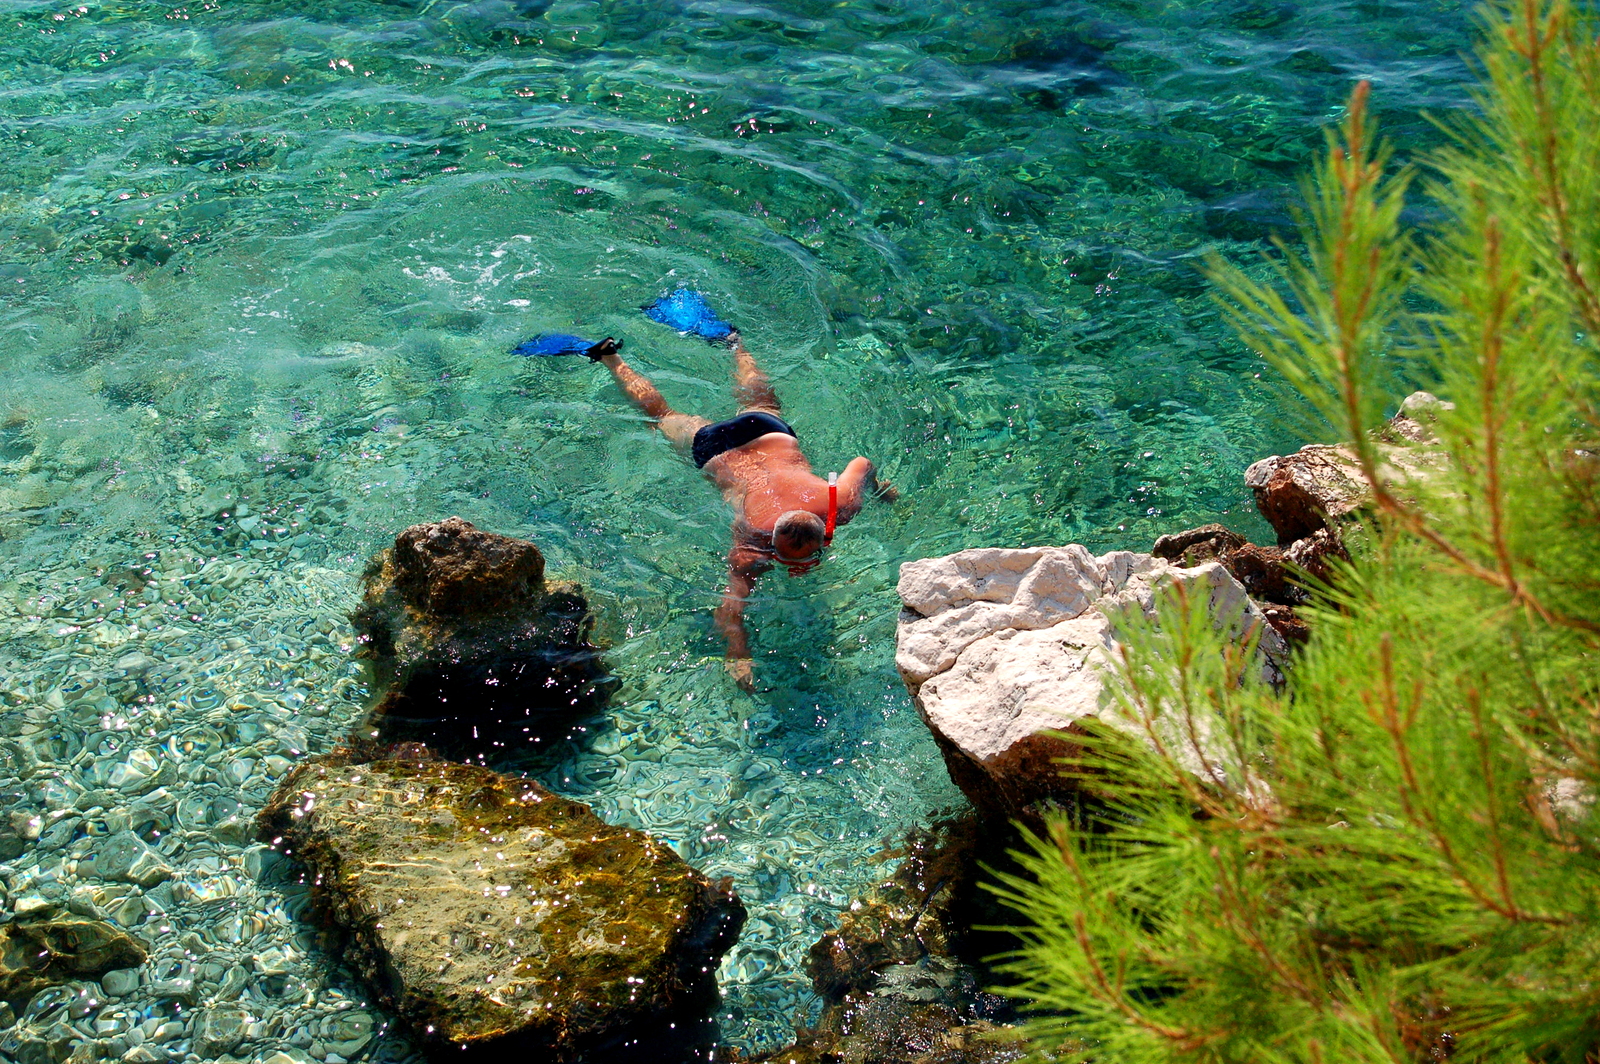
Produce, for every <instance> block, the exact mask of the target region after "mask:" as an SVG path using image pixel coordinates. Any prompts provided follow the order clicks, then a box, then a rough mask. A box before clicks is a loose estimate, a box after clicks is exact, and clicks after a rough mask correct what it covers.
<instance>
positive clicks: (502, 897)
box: [260, 754, 745, 1061]
mask: <svg viewBox="0 0 1600 1064" xmlns="http://www.w3.org/2000/svg"><path fill="white" fill-rule="evenodd" d="M260 824H261V828H262V835H263V838H266V839H270V840H272V841H273V843H274V845H275V846H276V847H277V848H279V849H280V850H282V851H284V852H286V853H289V854H291V855H292V856H294V857H295V858H297V859H298V860H300V861H301V862H303V863H304V864H305V865H306V866H307V868H308V870H309V871H310V873H311V881H312V884H313V892H312V896H313V899H314V902H315V903H316V905H317V908H318V911H319V912H320V913H321V914H322V915H323V916H324V917H325V918H326V919H327V920H329V921H330V922H331V923H333V924H334V925H336V926H337V927H339V928H341V929H342V930H343V931H344V932H345V933H346V935H347V937H348V944H347V946H346V948H345V951H344V957H345V959H346V960H347V962H348V963H350V964H351V965H352V966H353V967H354V968H355V969H356V970H357V971H358V972H360V973H361V975H362V976H363V977H364V978H366V979H367V980H368V982H369V983H370V984H371V985H372V987H373V988H374V990H375V991H376V992H377V994H378V995H379V996H380V997H382V998H383V999H385V1000H386V1001H387V1003H388V1004H389V1005H390V1006H391V1007H392V1008H394V1010H395V1011H396V1012H397V1013H398V1014H399V1015H400V1016H401V1017H402V1018H403V1019H405V1020H406V1021H407V1022H409V1023H410V1024H411V1025H412V1027H413V1028H414V1029H415V1031H416V1032H417V1033H418V1034H419V1036H420V1037H421V1038H422V1040H423V1041H424V1042H425V1043H426V1044H428V1045H430V1046H431V1047H432V1050H433V1052H435V1053H436V1054H437V1055H438V1056H439V1057H440V1058H444V1057H446V1056H448V1057H449V1059H451V1060H461V1059H463V1054H462V1052H460V1050H462V1049H467V1050H477V1051H478V1052H477V1054H472V1053H468V1054H467V1055H468V1056H474V1055H478V1056H481V1057H483V1058H484V1059H498V1058H499V1057H500V1055H502V1054H504V1053H509V1052H517V1053H519V1054H523V1055H527V1056H528V1059H537V1060H548V1061H565V1060H577V1059H581V1058H582V1056H583V1055H584V1053H585V1052H586V1051H587V1050H590V1049H592V1048H593V1047H595V1046H597V1045H602V1044H607V1043H610V1042H615V1041H617V1040H619V1039H630V1038H634V1037H637V1032H639V1031H641V1030H649V1029H657V1028H658V1029H660V1030H662V1031H668V1030H672V1029H673V1028H671V1026H670V1025H671V1024H674V1023H676V1024H677V1030H678V1031H679V1033H681V1032H682V1030H683V1029H686V1028H689V1027H693V1026H694V1025H695V1023H696V1021H697V1019H698V1018H699V1017H703V1016H704V1015H705V1014H706V1013H708V1012H709V1010H710V1009H711V1008H712V1007H713V1006H714V1005H715V1002H716V986H715V981H714V978H715V977H714V975H713V973H714V971H715V969H716V965H717V961H718V958H719V957H720V956H721V955H722V953H724V952H726V950H727V949H728V948H729V947H730V946H732V945H733V942H734V940H735V939H736V938H737V937H738V933H739V930H740V928H741V927H742V926H743V923H744V915H745V914H744V906H743V904H742V903H741V902H740V901H739V899H738V897H737V896H736V895H735V894H734V893H733V891H732V889H731V886H730V884H729V882H728V881H726V880H724V881H723V882H721V883H712V882H710V881H708V880H707V879H706V877H705V876H703V875H701V874H700V873H699V872H697V871H696V870H695V869H693V868H691V867H690V866H689V865H688V864H686V863H685V862H684V861H683V860H682V859H681V858H679V857H678V856H677V855H676V854H675V853H673V852H672V850H671V849H669V848H668V847H667V846H666V845H664V844H663V843H660V842H658V841H656V840H655V839H652V838H651V837H650V836H648V835H646V834H644V833H642V832H639V831H633V830H631V829H628V828H620V827H614V826H612V825H610V824H607V823H605V822H604V821H602V820H601V819H600V818H599V817H597V816H595V815H594V813H592V812H591V811H590V810H589V808H588V807H587V806H585V805H583V804H581V803H579V802H574V801H570V800H568V799H565V798H561V797H559V796H557V795H554V794H551V793H550V792H548V791H546V790H544V789H543V788H541V787H539V786H538V785H537V784H534V783H532V782H530V781H528V780H523V779H517V778H515V777H511V776H505V775H502V774H500V773H496V772H492V771H489V770H487V769H483V768H478V767H475V766H471V765H461V764H454V763H450V762H444V761H432V760H403V761H402V760H387V761H373V762H368V763H358V762H356V761H353V760H351V759H349V758H348V757H346V756H342V755H337V754H336V755H333V756H330V757H325V758H320V759H317V760H314V761H310V762H307V763H305V764H302V765H300V766H299V767H298V768H296V769H295V770H294V771H293V772H291V773H290V775H289V776H288V777H287V778H286V779H285V780H284V782H283V785H282V786H281V787H280V788H279V789H278V791H277V793H276V794H275V795H274V796H273V798H272V800H271V801H270V802H269V803H268V805H267V807H266V809H264V810H263V812H262V814H261V819H260ZM662 1059H665V1058H662Z"/></svg>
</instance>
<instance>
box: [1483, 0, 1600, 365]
mask: <svg viewBox="0 0 1600 1064" xmlns="http://www.w3.org/2000/svg"><path fill="white" fill-rule="evenodd" d="M1568 17H1569V15H1568V11H1567V5H1566V3H1565V0H1556V2H1555V3H1553V4H1552V5H1551V7H1550V12H1549V15H1548V17H1545V18H1541V14H1540V11H1539V0H1522V22H1523V26H1522V28H1523V34H1524V36H1523V37H1522V38H1520V39H1519V38H1518V37H1517V35H1516V32H1515V29H1514V28H1513V27H1510V26H1508V27H1506V36H1507V39H1508V40H1509V41H1510V43H1511V47H1512V49H1513V50H1514V51H1515V52H1516V53H1517V54H1518V55H1520V56H1522V57H1523V58H1524V59H1525V60H1527V62H1528V73H1529V78H1530V80H1531V82H1532V87H1533V101H1534V110H1535V113H1536V114H1537V116H1538V123H1539V124H1538V131H1539V134H1540V137H1539V143H1538V145H1537V148H1535V147H1533V146H1529V147H1527V148H1525V149H1524V150H1525V152H1526V153H1527V154H1528V155H1529V156H1531V157H1532V158H1530V162H1533V163H1534V165H1533V166H1531V167H1530V169H1531V170H1533V171H1534V172H1535V173H1537V174H1538V175H1539V177H1540V179H1541V180H1542V182H1543V187H1542V188H1541V189H1540V190H1539V192H1540V198H1541V200H1542V201H1543V203H1544V206H1545V208H1546V209H1547V210H1549V211H1550V215H1551V218H1552V220H1553V221H1554V223H1555V234H1554V235H1555V248H1556V257H1557V259H1558V260H1559V261H1560V263H1561V268H1562V271H1563V272H1564V273H1565V274H1566V277H1567V282H1568V283H1569V284H1570V285H1571V286H1572V289H1573V292H1574V294H1575V295H1576V297H1577V302H1578V311H1579V315H1580V316H1581V317H1582V318H1583V320H1584V322H1585V325H1586V328H1587V330H1588V332H1589V334H1590V335H1591V336H1592V335H1596V334H1600V295H1597V294H1596V292H1595V289H1594V286H1593V285H1591V284H1590V283H1589V279H1588V278H1587V277H1585V276H1584V274H1583V264H1582V263H1581V262H1579V261H1578V258H1577V256H1576V255H1575V254H1573V251H1572V247H1573V234H1572V221H1571V217H1570V215H1569V207H1568V204H1567V197H1566V194H1565V191H1564V190H1563V188H1562V181H1561V173H1560V168H1559V166H1558V162H1557V155H1558V154H1559V146H1558V144H1557V141H1556V138H1557V135H1558V133H1559V130H1560V128H1561V126H1560V123H1559V122H1558V121H1557V119H1556V117H1555V114H1554V110H1553V108H1552V107H1551V105H1550V90H1549V85H1548V75H1547V73H1546V70H1545V52H1546V50H1547V49H1548V48H1549V47H1550V45H1551V43H1552V42H1553V41H1554V40H1555V39H1556V37H1557V36H1558V35H1559V34H1560V31H1561V30H1562V29H1563V28H1564V27H1565V25H1566V23H1567V19H1568ZM1541 22H1542V23H1543V25H1541Z"/></svg>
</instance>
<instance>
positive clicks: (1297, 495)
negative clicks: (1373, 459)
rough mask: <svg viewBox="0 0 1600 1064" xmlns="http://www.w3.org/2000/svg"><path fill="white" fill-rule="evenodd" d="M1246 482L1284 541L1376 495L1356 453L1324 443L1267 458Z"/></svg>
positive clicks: (1280, 541)
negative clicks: (1287, 454)
mask: <svg viewBox="0 0 1600 1064" xmlns="http://www.w3.org/2000/svg"><path fill="white" fill-rule="evenodd" d="M1244 482H1245V485H1246V486H1247V487H1248V488H1250V490H1251V491H1252V492H1253V493H1254V495H1255V501H1256V509H1258V510H1260V511H1261V516H1262V517H1264V518H1266V519H1267V523H1268V524H1270V525H1271V526H1272V527H1273V529H1274V530H1276V531H1277V533H1278V546H1280V547H1287V546H1289V545H1290V544H1291V543H1293V542H1294V541H1295V540H1297V539H1303V538H1304V537H1306V536H1309V535H1311V534H1312V533H1313V532H1316V531H1317V530H1318V529H1322V528H1327V527H1328V522H1330V521H1333V520H1336V519H1338V518H1340V517H1343V516H1345V515H1346V514H1348V513H1351V512H1353V511H1355V510H1357V509H1359V508H1360V507H1362V506H1364V505H1366V503H1367V502H1368V501H1369V499H1370V498H1371V491H1370V486H1369V485H1368V483H1367V479H1366V477H1364V476H1362V474H1361V470H1360V469H1359V468H1358V467H1357V466H1356V462H1355V457H1354V455H1352V454H1351V453H1350V451H1349V450H1347V449H1346V448H1343V447H1330V446H1326V445H1323V444H1313V445H1311V446H1308V447H1302V448H1301V449H1300V450H1299V451H1297V452H1296V453H1294V454H1291V455H1289V456H1287V457H1281V456H1279V455H1272V456H1271V457H1270V458H1263V459H1262V460H1261V461H1259V462H1256V463H1254V464H1253V465H1251V466H1250V468H1248V469H1246V470H1245V474H1244Z"/></svg>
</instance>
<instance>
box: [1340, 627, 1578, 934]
mask: <svg viewBox="0 0 1600 1064" xmlns="http://www.w3.org/2000/svg"><path fill="white" fill-rule="evenodd" d="M1378 657H1379V663H1380V668H1379V687H1380V693H1381V697H1382V701H1383V707H1382V711H1381V712H1379V713H1374V717H1375V719H1376V720H1377V721H1378V724H1379V726H1380V727H1382V728H1383V729H1384V731H1385V732H1387V733H1388V735H1389V739H1390V742H1391V743H1392V744H1393V747H1394V753H1395V760H1396V763H1397V765H1398V767H1399V769H1400V780H1399V786H1398V787H1397V788H1396V790H1397V792H1398V795H1399V798H1400V808H1401V810H1402V811H1403V812H1404V813H1405V816H1406V819H1407V820H1409V821H1411V823H1412V825H1413V826H1414V827H1416V828H1417V829H1418V830H1419V831H1422V832H1424V833H1425V834H1426V835H1427V836H1428V837H1429V838H1430V839H1431V840H1432V841H1433V844H1434V847H1435V848H1436V849H1437V850H1438V851H1439V854H1440V856H1441V857H1443V858H1444V861H1445V863H1446V864H1447V865H1449V867H1450V872H1451V875H1452V876H1453V877H1454V878H1455V880H1456V882H1457V883H1458V884H1459V885H1460V886H1461V887H1462V889H1464V890H1465V891H1466V892H1467V893H1468V894H1470V895H1471V896H1472V898H1473V900H1474V901H1476V902H1477V903H1478V904H1479V905H1481V906H1482V907H1483V908H1485V909H1487V910H1489V911H1490V912H1492V913H1494V914H1495V915H1497V916H1500V917H1502V918H1504V919H1506V920H1510V921H1511V922H1513V923H1539V924H1552V925H1558V926H1559V925H1565V924H1571V923H1572V922H1573V919H1574V918H1573V917H1571V916H1551V915H1549V914H1546V913H1533V912H1527V911H1525V910H1523V909H1520V908H1518V907H1517V906H1515V905H1514V904H1512V905H1508V904H1505V903H1503V902H1501V901H1499V900H1497V899H1495V898H1494V897H1492V896H1490V895H1489V894H1488V893H1486V892H1485V891H1484V890H1483V888H1482V887H1480V886H1479V885H1478V883H1477V881H1476V880H1475V879H1474V878H1473V877H1472V876H1471V875H1469V874H1468V873H1467V870H1466V868H1465V866H1464V865H1463V864H1462V863H1461V860H1460V858H1458V857H1457V856H1456V850H1455V846H1454V845H1452V844H1451V842H1450V838H1449V836H1448V835H1446V834H1445V833H1444V832H1443V831H1442V830H1440V828H1439V824H1438V821H1437V820H1435V819H1434V818H1433V816H1432V814H1431V813H1429V812H1428V810H1427V808H1426V807H1425V806H1424V805H1423V804H1422V803H1423V800H1424V799H1425V795H1424V792H1423V787H1422V784H1421V782H1420V781H1419V779H1418V777H1417V770H1416V766H1415V764H1413V762H1412V758H1411V747H1410V744H1409V742H1408V741H1407V739H1406V732H1407V731H1409V730H1410V728H1411V725H1412V723H1414V721H1415V719H1416V714H1417V711H1418V710H1419V709H1420V708H1421V704H1422V683H1421V681H1420V680H1419V681H1417V683H1416V684H1415V685H1413V688H1412V698H1411V705H1410V707H1409V709H1408V711H1407V715H1406V720H1405V721H1402V720H1401V719H1400V708H1399V705H1400V703H1399V697H1398V695H1397V694H1396V692H1395V684H1394V646H1393V641H1392V638H1391V636H1390V634H1389V633H1388V632H1385V633H1384V634H1383V638H1382V641H1381V644H1380V649H1379V653H1378ZM1362 700H1363V701H1364V702H1366V703H1367V710H1368V712H1369V713H1373V712H1374V711H1373V708H1372V704H1371V699H1370V695H1369V694H1368V693H1367V692H1365V691H1363V692H1362Z"/></svg>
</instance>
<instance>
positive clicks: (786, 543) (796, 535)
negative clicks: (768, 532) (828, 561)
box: [772, 510, 827, 558]
mask: <svg viewBox="0 0 1600 1064" xmlns="http://www.w3.org/2000/svg"><path fill="white" fill-rule="evenodd" d="M826 531H827V528H826V526H825V525H824V524H823V523H822V518H820V517H818V516H817V515H816V514H814V513H811V512H810V511H807V510H790V511H789V512H787V513H785V514H783V515H782V516H780V517H779V518H778V521H777V523H776V524H774V525H773V526H772V546H773V548H774V549H775V550H776V551H777V552H778V554H779V555H780V556H782V557H785V558H809V557H810V556H811V555H813V554H815V553H816V552H817V551H819V550H821V549H822V537H823V533H824V532H826Z"/></svg>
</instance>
